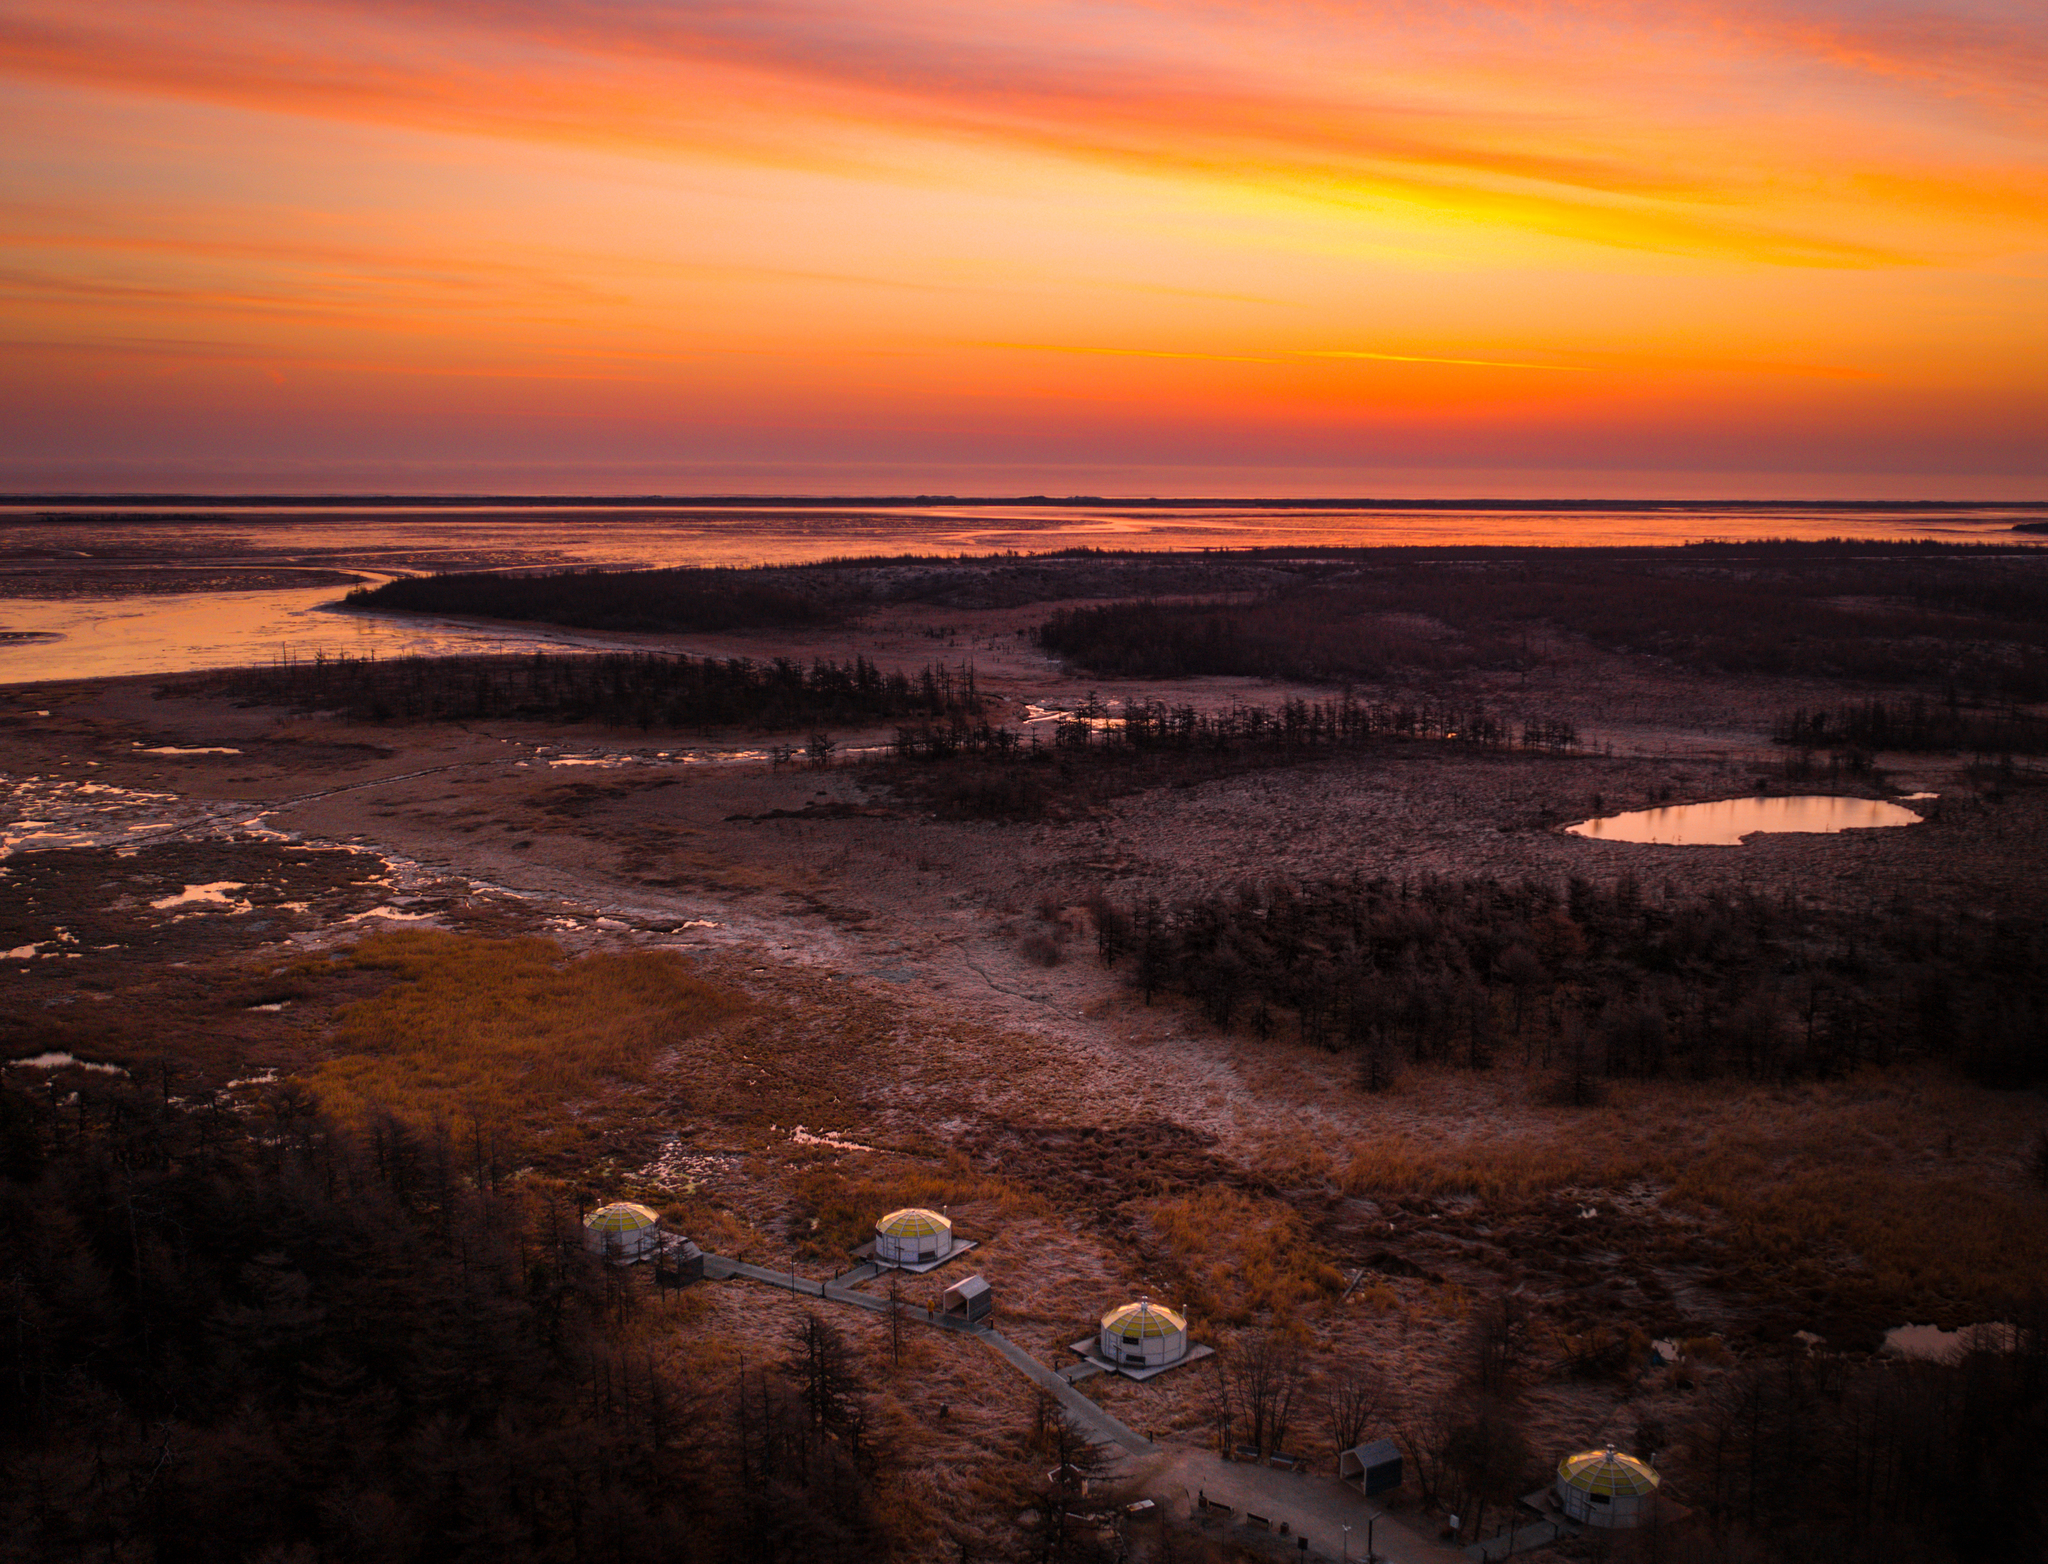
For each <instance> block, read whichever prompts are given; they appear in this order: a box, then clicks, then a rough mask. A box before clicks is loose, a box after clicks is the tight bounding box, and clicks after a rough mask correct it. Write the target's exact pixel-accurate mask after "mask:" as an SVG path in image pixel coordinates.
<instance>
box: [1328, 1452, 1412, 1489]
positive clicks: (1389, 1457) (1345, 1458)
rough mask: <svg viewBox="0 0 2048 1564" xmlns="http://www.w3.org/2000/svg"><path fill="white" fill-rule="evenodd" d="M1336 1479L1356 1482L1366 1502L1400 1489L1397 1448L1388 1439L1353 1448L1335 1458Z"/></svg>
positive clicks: (1399, 1467) (1399, 1454)
mask: <svg viewBox="0 0 2048 1564" xmlns="http://www.w3.org/2000/svg"><path fill="white" fill-rule="evenodd" d="M1337 1475H1338V1476H1339V1477H1345V1478H1350V1477H1356V1478H1358V1479H1360V1480H1361V1482H1363V1484H1364V1486H1365V1496H1366V1497H1367V1498H1368V1499H1370V1498H1371V1497H1372V1496H1373V1495H1374V1494H1378V1493H1387V1492H1389V1491H1391V1490H1392V1489H1395V1488H1398V1487H1400V1486H1401V1447H1400V1446H1399V1445H1397V1444H1395V1443H1394V1441H1393V1440H1391V1439H1374V1440H1371V1441H1369V1442H1368V1443H1366V1444H1362V1445H1353V1446H1352V1447H1351V1448H1350V1449H1349V1450H1346V1451H1345V1452H1344V1453H1343V1454H1342V1455H1340V1456H1338V1457H1337Z"/></svg>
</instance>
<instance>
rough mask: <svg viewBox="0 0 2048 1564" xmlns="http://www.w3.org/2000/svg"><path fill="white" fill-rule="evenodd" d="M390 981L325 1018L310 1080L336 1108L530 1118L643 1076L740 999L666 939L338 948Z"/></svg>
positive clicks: (456, 939) (394, 937)
mask: <svg viewBox="0 0 2048 1564" xmlns="http://www.w3.org/2000/svg"><path fill="white" fill-rule="evenodd" d="M344 959H345V960H346V961H347V963H348V964H350V965H352V966H355V967H359V968H367V969H372V970H386V971H391V972H394V973H396V974H397V976H398V979H399V981H398V982H397V983H395V984H394V985H393V986H392V987H391V988H389V989H387V990H386V991H385V992H383V993H381V994H378V995H377V996H375V997H374V998H371V999H365V1000H362V1001H359V1002H358V1003H356V1004H353V1005H350V1006H348V1007H347V1008H346V1009H344V1010H343V1011H341V1013H340V1015H339V1016H338V1017H337V1021H336V1026H335V1032H334V1039H333V1040H334V1044H335V1046H336V1048H337V1049H338V1051H339V1052H338V1056H337V1057H335V1058H332V1059H329V1060H327V1061H326V1062H324V1063H322V1064H321V1065H319V1066H318V1067H316V1068H315V1069H314V1070H313V1071H312V1072H311V1076H310V1082H311V1084H312V1086H313V1089H314V1091H315V1093H316V1094H317V1095H318V1096H319V1098H320V1100H321V1104H322V1106H323V1107H325V1108H326V1109H327V1110H328V1111H329V1112H330V1113H333V1114H334V1115H336V1116H337V1117H339V1118H342V1119H354V1118H360V1117H361V1116H363V1115H364V1114H366V1113H368V1112H371V1111H373V1110H379V1109H382V1110H387V1111H390V1112H394V1113H397V1114H398V1115H400V1116H401V1117H405V1118H409V1119H413V1120H415V1121H425V1120H428V1119H432V1118H436V1117H440V1118H445V1119H447V1120H450V1121H457V1122H459V1121H462V1120H465V1119H471V1118H477V1117H487V1118H489V1119H491V1120H493V1121H500V1122H503V1121H509V1122H513V1123H521V1124H525V1125H527V1126H528V1127H533V1126H534V1125H536V1124H537V1123H538V1122H540V1121H541V1120H543V1119H544V1118H545V1117H546V1116H547V1115H548V1114H549V1113H550V1112H552V1111H554V1110H558V1109H559V1108H560V1107H561V1105H563V1104H565V1103H570V1102H577V1101H582V1100H587V1099H589V1098H592V1097H595V1096H597V1095H599V1094H600V1093H601V1092H602V1091H603V1090H604V1089H605V1088H607V1087H609V1086H615V1085H617V1084H619V1083H631V1082H637V1081H640V1080H642V1079H644V1078H645V1076H646V1073H647V1069H648V1067H649V1065H650V1064H651V1063H652V1062H653V1060H654V1058H655V1056H656V1055H657V1054H659V1053H661V1052H662V1051H664V1050H666V1049H669V1048H673V1047H676V1046H678V1045H682V1044H685V1043H687V1041H688V1040H689V1039H690V1038H691V1037H692V1036H694V1035H695V1034H696V1033H698V1032H700V1031H701V1030H703V1029H704V1028H705V1027H707V1026H709V1025H711V1024H712V1023H714V1022H716V1021H718V1020H720V1019H721V1018H723V1017H725V1016H726V1015H728V1014H730V1013H731V1012H732V1011H734V1010H735V1009H736V1008H737V1007H738V1002H737V1001H736V1000H735V999H734V998H733V996H731V995H729V994H727V993H725V992H724V991H723V990H721V989H718V988H715V987H713V986H712V985H711V984H709V983H706V982H705V981H703V980H702V979H701V978H699V977H697V976H696V975H695V974H694V972H693V971H692V969H691V967H690V965H689V963H688V962H687V961H685V960H684V959H683V958H682V957H681V956H678V955H675V954H673V953H671V952H666V951H636V952H629V953H625V954H604V955H591V956H582V957H577V958H575V959H570V958H568V957H565V956H564V955H563V953H562V950H561V948H560V947H559V946H557V945H556V944H555V943H554V942H553V941H551V940H542V939H513V940H488V939H474V938H467V937H464V936H461V935H456V934H442V933H429V932H422V931H404V932H400V933H393V934H378V935H372V936H370V937H369V938H366V939H364V940H362V941H361V942H360V943H358V944H357V945H355V946H354V947H353V948H352V949H351V950H350V951H349V952H348V953H347V955H346V957H345V958H344Z"/></svg>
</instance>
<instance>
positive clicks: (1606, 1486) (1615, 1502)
mask: <svg viewBox="0 0 2048 1564" xmlns="http://www.w3.org/2000/svg"><path fill="white" fill-rule="evenodd" d="M1663 1480H1664V1479H1663V1478H1662V1477H1660V1476H1658V1475H1657V1471H1656V1469H1655V1468H1654V1467H1652V1466H1651V1465H1650V1464H1649V1463H1648V1462H1647V1461H1639V1460H1637V1459H1636V1458H1635V1457H1634V1456H1632V1455H1623V1454H1622V1453H1621V1452H1620V1451H1618V1450H1616V1449H1615V1448H1614V1446H1613V1445H1609V1446H1607V1447H1606V1448H1605V1449H1604V1450H1581V1451H1580V1452H1579V1453H1578V1454H1577V1455H1568V1456H1566V1457H1565V1458H1564V1459H1563V1460H1562V1461H1559V1462H1558V1463H1557V1499H1558V1503H1560V1504H1561V1505H1563V1506H1564V1512H1565V1514H1566V1515H1568V1516H1570V1517H1571V1518H1572V1519H1573V1520H1575V1521H1584V1522H1585V1523H1586V1524H1587V1525H1588V1526H1611V1527H1615V1528H1617V1529H1619V1528H1622V1527H1629V1526H1640V1525H1642V1524H1643V1522H1644V1521H1646V1520H1648V1519H1649V1516H1650V1506H1651V1505H1652V1504H1654V1503H1655V1502H1656V1497H1657V1485H1658V1484H1659V1483H1661V1482H1663Z"/></svg>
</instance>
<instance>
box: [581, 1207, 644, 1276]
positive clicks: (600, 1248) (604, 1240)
mask: <svg viewBox="0 0 2048 1564" xmlns="http://www.w3.org/2000/svg"><path fill="white" fill-rule="evenodd" d="M660 1242H661V1217H660V1214H659V1213H657V1212H655V1211H653V1210H651V1209H649V1208H648V1207H646V1206H643V1205H639V1204H637V1203H636V1202H634V1201H631V1200H615V1201H613V1202H612V1203H611V1204H610V1205H608V1206H599V1207H598V1208H597V1209H596V1210H595V1211H593V1212H591V1213H590V1215H588V1216H586V1217H585V1218H584V1219H583V1243H584V1247H585V1248H587V1249H589V1251H590V1252H591V1253H592V1254H600V1255H603V1256H604V1257H605V1258H606V1259H607V1260H609V1261H611V1262H612V1263H613V1264H614V1265H631V1264H632V1263H633V1262H634V1261H635V1260H644V1259H646V1258H647V1257H648V1256H649V1255H651V1254H653V1253H654V1251H655V1248H656V1246H657V1245H658V1244H659V1243H660Z"/></svg>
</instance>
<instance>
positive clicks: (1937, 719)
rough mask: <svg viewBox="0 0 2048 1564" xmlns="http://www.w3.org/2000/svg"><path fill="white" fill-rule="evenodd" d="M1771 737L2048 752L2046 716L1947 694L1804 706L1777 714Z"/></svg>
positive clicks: (1821, 746)
mask: <svg viewBox="0 0 2048 1564" xmlns="http://www.w3.org/2000/svg"><path fill="white" fill-rule="evenodd" d="M1771 742H1772V743H1774V744H1782V745H1784V746H1785V747H1786V748H1788V749H1800V750H1842V749H1855V750H1863V751H1866V752H1869V751H1875V750H1905V751H1909V752H1914V753H1926V752H1929V751H1933V752H1937V753H1942V754H1968V755H2048V721H2044V720H2043V719H2042V718H2040V717H2037V716H2035V715H2034V714H2033V713H2031V712H2027V711H2021V710H2018V709H2016V708H2008V709H2006V710H2003V711H1986V710H1983V709H1979V708H1972V707H1966V706H1964V705H1962V704H1961V703H1960V701H1958V700H1956V699H1954V698H1953V697H1951V698H1950V699H1948V700H1942V701H1935V700H1928V699H1926V698H1925V697H1923V696H1914V697H1912V698H1910V699H1907V700H1896V701H1888V700H1883V699H1880V698H1876V697H1873V698H1872V699H1870V700H1866V701H1856V702H1851V703H1848V704H1845V705H1842V706H1838V707H1836V708H1834V709H1833V710H1829V709H1827V708H1825V707H1822V708H1820V709H1817V710H1814V711H1808V710H1806V709H1804V708H1803V707H1802V708H1800V709H1798V710H1795V711H1791V712H1787V713H1785V714H1784V715H1782V716H1780V717H1779V718H1778V720H1777V721H1776V722H1775V723H1773V724H1772V726H1771Z"/></svg>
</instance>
